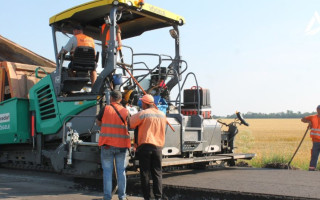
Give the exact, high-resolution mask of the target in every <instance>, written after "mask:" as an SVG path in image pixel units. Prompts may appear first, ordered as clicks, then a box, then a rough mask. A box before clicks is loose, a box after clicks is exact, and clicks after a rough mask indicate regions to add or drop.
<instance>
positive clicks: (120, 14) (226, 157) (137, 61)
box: [0, 0, 255, 177]
mask: <svg viewBox="0 0 320 200" xmlns="http://www.w3.org/2000/svg"><path fill="white" fill-rule="evenodd" d="M77 24H81V25H82V27H84V33H85V34H86V35H88V36H90V37H92V38H94V40H95V43H96V45H95V46H96V48H95V51H93V52H92V51H90V49H86V48H82V49H81V52H80V53H79V54H78V57H77V58H78V59H77V63H78V68H75V69H74V71H76V75H75V74H70V73H69V71H68V68H67V66H68V63H69V60H70V59H74V60H73V61H74V63H75V62H76V61H75V59H76V58H75V57H76V56H75V55H74V57H71V56H68V55H66V56H62V57H61V58H58V57H57V58H56V69H55V70H54V71H50V72H48V73H45V74H44V73H43V72H44V71H45V70H44V68H37V70H36V72H35V73H40V72H42V74H43V75H42V76H37V77H38V78H39V80H38V81H37V82H36V83H35V84H34V85H33V86H32V87H31V88H28V95H27V96H25V97H23V98H22V97H14V96H12V95H11V96H10V92H9V93H8V92H7V93H6V95H4V93H1V95H2V98H1V99H2V101H1V102H0V163H1V164H2V165H3V166H10V167H22V168H37V169H53V170H55V171H56V172H59V173H65V174H72V175H75V176H90V177H92V176H101V172H102V169H101V164H100V149H99V147H98V145H97V142H98V138H99V127H97V126H96V125H95V117H96V115H97V113H98V112H99V110H100V109H101V108H102V106H104V105H105V104H108V103H109V93H110V92H111V91H112V90H115V89H117V90H120V91H121V92H122V93H123V97H124V98H123V102H122V103H123V105H124V106H126V107H127V108H128V110H129V112H130V113H131V114H134V113H136V112H138V111H139V109H141V108H140V104H141V102H140V101H139V98H140V97H141V96H142V95H143V94H144V92H146V93H149V94H152V95H153V96H154V98H155V103H156V105H157V106H158V108H159V109H160V110H161V111H163V112H164V113H165V114H166V116H167V121H168V126H167V129H166V142H165V146H164V148H163V151H162V153H163V167H170V166H185V165H208V164H210V163H215V162H218V161H227V162H229V164H234V161H235V160H237V159H251V158H253V157H254V156H255V154H244V153H234V151H233V150H234V145H233V141H234V138H235V135H236V134H237V132H238V130H237V127H236V125H239V124H244V125H247V123H246V122H245V121H244V119H243V118H242V117H241V115H240V113H237V118H236V120H235V122H233V123H232V124H229V125H228V126H229V130H228V131H222V129H221V127H222V124H221V123H220V122H219V121H217V120H215V119H213V118H212V117H211V102H210V92H209V90H208V89H204V88H201V87H200V86H199V85H198V82H197V79H196V76H195V74H194V73H192V72H189V73H188V72H187V71H188V64H187V62H186V61H185V60H182V59H181V55H180V37H179V35H180V34H179V27H180V26H182V25H184V24H185V19H184V18H183V17H181V16H179V15H176V14H174V13H172V12H169V11H166V10H164V9H161V8H158V7H156V6H153V5H150V4H148V3H146V2H144V1H141V0H138V1H137V0H114V1H113V0H95V1H90V2H88V3H85V4H82V5H79V6H76V7H73V8H70V9H68V10H65V11H63V12H61V13H59V14H56V15H54V16H53V17H51V18H50V27H51V29H52V36H53V45H54V52H55V55H57V54H58V52H59V51H60V49H61V47H62V46H63V45H65V44H66V42H67V41H68V39H69V38H70V37H71V36H72V29H73V27H74V26H75V25H77ZM103 24H107V25H108V27H109V30H110V40H109V41H108V45H107V46H104V45H103V40H102V39H101V38H102V37H101V26H102V25H103ZM117 25H118V26H120V27H121V37H122V44H123V45H122V48H121V50H119V47H118V44H117V40H116V26H117ZM162 28H169V29H170V30H169V29H168V30H169V32H168V35H171V37H172V41H173V42H172V43H174V55H172V56H170V55H167V53H166V52H164V54H155V53H150V52H148V53H137V52H135V48H134V47H130V46H126V45H125V44H126V40H127V39H130V40H134V39H135V38H138V37H140V36H141V35H142V34H144V33H145V32H149V31H154V30H156V29H162ZM169 37H170V36H169ZM98 52H99V53H98ZM75 54H76V52H75ZM101 56H102V57H101ZM99 57H100V59H98V58H99ZM150 59H153V60H155V61H152V64H149V60H150ZM95 64H97V65H98V66H99V68H100V67H101V70H100V71H99V70H98V74H99V75H98V78H97V80H96V82H95V83H94V84H93V85H92V84H91V83H90V77H89V75H88V72H89V71H90V70H92V66H95ZM190 69H192V68H191V67H190ZM0 72H1V73H0V75H1V76H2V77H3V78H2V79H1V84H0V86H1V87H5V86H6V85H8V84H10V82H11V81H12V79H11V76H9V74H10V72H9V71H8V70H5V69H2V71H0ZM46 74H47V75H46ZM40 79H41V80H40ZM187 79H191V80H194V87H192V88H191V89H190V88H188V89H185V88H184V86H185V83H186V80H187ZM174 89H175V90H176V91H177V92H176V94H175V95H173V92H172V91H173V90H174ZM12 92H13V91H12ZM226 125H227V124H226ZM133 132H134V131H133V130H130V134H131V135H130V137H131V139H132V140H133V139H134V133H133ZM136 165H138V163H136V162H135V158H134V156H133V155H132V154H131V158H130V164H129V166H136Z"/></svg>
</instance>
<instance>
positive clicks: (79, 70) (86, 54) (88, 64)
mask: <svg viewBox="0 0 320 200" xmlns="http://www.w3.org/2000/svg"><path fill="white" fill-rule="evenodd" d="M98 59H99V52H97V54H96V55H95V50H94V48H92V47H87V46H78V47H76V49H75V51H74V53H73V55H72V56H70V57H69V58H68V57H66V60H70V61H71V62H70V64H69V71H71V72H72V73H70V72H69V73H68V72H67V71H66V70H65V71H66V72H65V73H63V76H62V85H63V86H62V91H63V92H71V91H79V90H81V89H82V88H83V87H84V86H85V85H86V84H87V83H88V82H89V81H90V75H89V72H90V71H93V70H95V68H96V64H97V62H98Z"/></svg>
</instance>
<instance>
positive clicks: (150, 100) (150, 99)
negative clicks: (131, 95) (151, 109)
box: [140, 94, 154, 104]
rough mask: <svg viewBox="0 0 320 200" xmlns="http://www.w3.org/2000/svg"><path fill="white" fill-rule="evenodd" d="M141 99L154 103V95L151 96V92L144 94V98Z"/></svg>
mask: <svg viewBox="0 0 320 200" xmlns="http://www.w3.org/2000/svg"><path fill="white" fill-rule="evenodd" d="M140 100H141V101H142V102H143V103H145V104H153V103H154V99H153V96H151V95H150V94H146V95H144V96H143V97H142V98H140Z"/></svg>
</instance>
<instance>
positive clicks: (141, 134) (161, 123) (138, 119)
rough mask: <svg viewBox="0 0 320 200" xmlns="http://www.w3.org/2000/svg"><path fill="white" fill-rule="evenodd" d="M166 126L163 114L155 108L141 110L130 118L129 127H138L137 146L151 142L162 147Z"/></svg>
mask: <svg viewBox="0 0 320 200" xmlns="http://www.w3.org/2000/svg"><path fill="white" fill-rule="evenodd" d="M166 126H167V120H166V116H165V114H164V113H163V112H161V111H160V110H158V109H156V108H148V109H146V110H142V111H140V112H138V113H137V114H135V115H133V116H131V118H130V127H131V128H136V127H138V144H137V145H138V146H140V145H142V144H152V145H155V146H157V147H163V146H164V142H165V133H166Z"/></svg>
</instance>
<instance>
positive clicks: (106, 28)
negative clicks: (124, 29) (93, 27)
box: [101, 16, 122, 65]
mask: <svg viewBox="0 0 320 200" xmlns="http://www.w3.org/2000/svg"><path fill="white" fill-rule="evenodd" d="M108 18H109V16H106V17H105V18H104V19H105V21H108ZM109 40H110V25H109V24H106V23H104V24H102V26H101V41H102V43H105V46H102V63H103V65H104V64H105V61H106V60H105V58H106V55H107V52H106V51H107V49H108V44H109ZM116 40H117V42H118V48H117V51H119V50H121V46H122V42H121V29H120V26H119V25H118V24H117V25H116Z"/></svg>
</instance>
